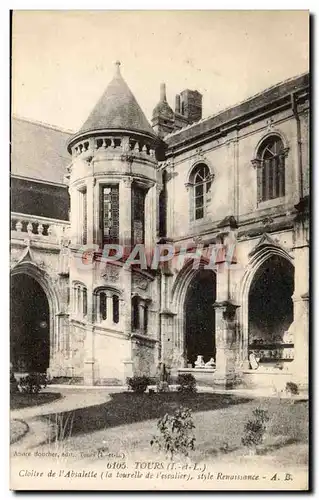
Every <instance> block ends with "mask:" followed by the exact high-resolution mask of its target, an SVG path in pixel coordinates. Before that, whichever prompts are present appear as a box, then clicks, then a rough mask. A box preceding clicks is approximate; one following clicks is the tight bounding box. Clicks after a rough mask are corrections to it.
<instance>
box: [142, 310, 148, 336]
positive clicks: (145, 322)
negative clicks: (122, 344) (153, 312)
mask: <svg viewBox="0 0 319 500" xmlns="http://www.w3.org/2000/svg"><path fill="white" fill-rule="evenodd" d="M147 327H148V307H147V305H145V307H144V325H143V331H144V333H147Z"/></svg>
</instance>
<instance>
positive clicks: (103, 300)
mask: <svg viewBox="0 0 319 500" xmlns="http://www.w3.org/2000/svg"><path fill="white" fill-rule="evenodd" d="M106 304H107V297H106V293H105V292H101V293H100V311H99V312H100V320H101V321H104V320H106V316H107V305H106Z"/></svg>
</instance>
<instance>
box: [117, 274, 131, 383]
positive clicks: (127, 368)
mask: <svg viewBox="0 0 319 500" xmlns="http://www.w3.org/2000/svg"><path fill="white" fill-rule="evenodd" d="M121 283H122V287H123V302H122V301H121V303H122V304H123V307H121V312H123V318H121V319H120V321H121V325H122V328H123V333H124V336H125V337H126V338H127V341H128V342H129V343H130V346H129V348H128V350H129V354H128V357H127V359H124V360H123V364H124V379H125V380H126V379H127V378H128V377H132V375H133V345H132V339H131V335H132V297H131V291H132V273H131V269H130V268H129V269H127V268H125V267H123V268H122V271H121ZM121 316H122V315H121Z"/></svg>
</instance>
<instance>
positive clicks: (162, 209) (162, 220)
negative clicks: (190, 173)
mask: <svg viewBox="0 0 319 500" xmlns="http://www.w3.org/2000/svg"><path fill="white" fill-rule="evenodd" d="M162 182H163V189H162V191H161V192H160V195H159V236H160V237H163V236H166V232H167V172H166V170H164V171H163V177H162Z"/></svg>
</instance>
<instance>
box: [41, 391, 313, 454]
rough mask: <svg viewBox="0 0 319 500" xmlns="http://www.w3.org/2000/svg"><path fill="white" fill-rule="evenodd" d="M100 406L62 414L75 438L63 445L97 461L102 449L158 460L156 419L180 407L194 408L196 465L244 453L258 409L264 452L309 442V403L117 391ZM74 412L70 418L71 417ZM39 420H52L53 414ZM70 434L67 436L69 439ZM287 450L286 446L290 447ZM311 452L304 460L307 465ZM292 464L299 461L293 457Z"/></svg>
mask: <svg viewBox="0 0 319 500" xmlns="http://www.w3.org/2000/svg"><path fill="white" fill-rule="evenodd" d="M109 396H110V399H109V400H108V401H107V402H105V403H103V404H99V405H95V406H91V407H88V408H78V409H76V410H74V411H73V412H64V413H63V414H60V415H61V417H63V419H66V418H67V417H68V416H69V422H70V423H71V422H72V429H70V430H71V437H67V439H66V440H65V442H64V445H65V446H66V447H67V449H68V450H70V451H75V452H79V450H80V451H81V452H82V454H83V456H84V455H85V454H86V455H87V457H90V459H89V460H90V461H94V460H95V459H96V460H97V456H96V455H97V451H98V449H101V448H103V449H104V450H106V451H109V452H111V453H117V452H123V450H125V451H126V453H127V454H128V455H129V456H130V457H131V458H132V459H134V456H135V457H136V458H139V459H140V457H141V456H142V455H143V456H145V457H148V458H152V459H154V458H156V457H157V454H156V451H154V450H152V449H151V446H150V440H151V439H152V437H153V435H154V434H155V433H156V432H157V429H156V423H157V420H158V418H160V417H161V416H163V415H164V414H165V413H173V412H174V411H175V410H176V409H177V408H179V407H180V406H184V407H188V408H191V410H192V412H193V417H194V423H195V437H196V443H195V451H194V452H192V459H193V460H196V461H201V460H209V459H214V458H215V459H216V457H219V456H221V457H222V456H224V457H225V455H227V454H229V453H230V454H233V455H234V454H235V455H236V454H242V453H243V448H242V444H241V437H242V435H243V429H244V424H245V423H246V422H247V420H248V419H249V418H251V417H252V411H253V410H254V409H255V408H257V407H260V408H263V409H267V410H268V412H269V416H270V422H269V425H268V431H267V435H266V439H265V449H266V451H267V450H268V452H269V453H271V454H276V453H277V452H278V453H279V451H278V450H280V449H282V448H283V447H285V446H288V445H289V446H294V445H299V444H300V445H305V444H306V443H307V441H308V431H307V428H308V424H307V423H308V403H307V402H303V401H296V402H295V403H294V404H292V402H291V401H289V400H284V399H282V400H280V399H277V398H258V399H249V398H244V397H238V396H235V395H228V394H227V395H225V394H212V393H197V394H194V395H190V396H182V395H181V394H179V393H173V392H171V393H162V394H156V393H155V394H151V395H149V394H142V395H137V394H133V393H129V392H127V393H125V392H123V393H114V394H109ZM70 413H71V414H72V418H70V417H71V415H70ZM41 419H45V420H49V416H42V417H41ZM70 430H67V431H66V432H65V436H70ZM287 449H288V448H287ZM306 455H307V454H305V456H304V457H303V458H301V461H302V462H306V460H307V456H306ZM291 460H292V463H294V461H295V460H296V457H295V456H291Z"/></svg>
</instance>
